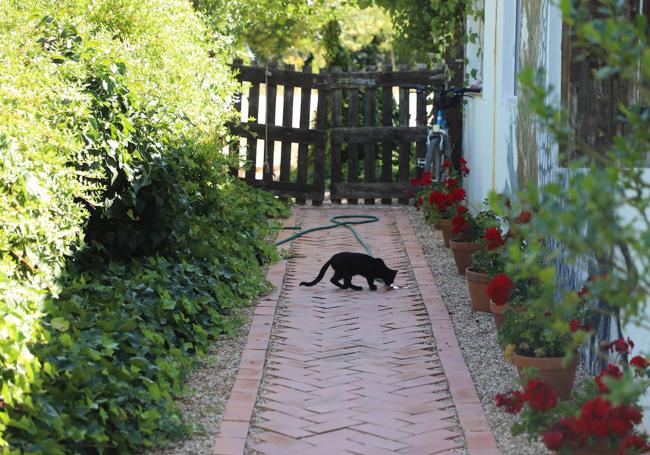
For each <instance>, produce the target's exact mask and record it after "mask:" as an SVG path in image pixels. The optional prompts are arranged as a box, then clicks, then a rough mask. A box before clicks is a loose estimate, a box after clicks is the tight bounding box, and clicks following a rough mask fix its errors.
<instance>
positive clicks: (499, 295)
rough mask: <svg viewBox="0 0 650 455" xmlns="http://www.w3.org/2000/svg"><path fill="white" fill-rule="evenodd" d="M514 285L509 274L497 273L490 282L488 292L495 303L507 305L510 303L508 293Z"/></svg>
mask: <svg viewBox="0 0 650 455" xmlns="http://www.w3.org/2000/svg"><path fill="white" fill-rule="evenodd" d="M513 286H514V284H513V282H512V280H511V279H510V278H509V277H508V275H497V276H495V277H494V278H492V281H490V283H489V284H488V287H487V294H488V296H489V297H490V298H491V299H492V301H493V302H494V303H495V305H505V304H506V303H508V294H510V289H512V288H513Z"/></svg>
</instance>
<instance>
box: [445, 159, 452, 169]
mask: <svg viewBox="0 0 650 455" xmlns="http://www.w3.org/2000/svg"><path fill="white" fill-rule="evenodd" d="M452 166H453V164H452V162H451V161H449V160H444V161H443V162H442V168H443V169H449V168H450V167H452Z"/></svg>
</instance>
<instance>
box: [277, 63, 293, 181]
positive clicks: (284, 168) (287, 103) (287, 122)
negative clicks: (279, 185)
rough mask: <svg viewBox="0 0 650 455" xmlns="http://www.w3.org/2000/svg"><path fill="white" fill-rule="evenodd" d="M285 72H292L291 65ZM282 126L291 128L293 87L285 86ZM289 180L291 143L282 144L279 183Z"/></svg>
mask: <svg viewBox="0 0 650 455" xmlns="http://www.w3.org/2000/svg"><path fill="white" fill-rule="evenodd" d="M286 69H287V70H291V71H293V70H294V66H293V65H287V66H286ZM282 109H283V110H282V125H283V126H285V127H288V128H291V127H292V125H293V85H285V86H284V93H283V105H282ZM290 179H291V142H290V141H285V142H282V152H281V153H280V181H281V182H288V181H289V180H290Z"/></svg>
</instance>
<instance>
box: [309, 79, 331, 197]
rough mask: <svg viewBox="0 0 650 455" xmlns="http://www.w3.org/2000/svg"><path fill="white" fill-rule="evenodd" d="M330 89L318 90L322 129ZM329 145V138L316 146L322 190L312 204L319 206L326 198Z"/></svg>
mask: <svg viewBox="0 0 650 455" xmlns="http://www.w3.org/2000/svg"><path fill="white" fill-rule="evenodd" d="M326 73H327V70H325V69H321V70H320V74H326ZM328 92H329V90H328V89H327V88H321V89H320V90H319V91H318V108H317V112H316V128H318V129H320V130H326V129H327V107H328V97H329V93H328ZM326 147H327V140H325V141H323V142H322V143H320V144H316V145H315V146H314V183H315V184H316V185H318V188H319V190H320V195H319V199H314V200H313V201H312V204H313V205H315V206H319V205H322V204H323V199H325V149H326Z"/></svg>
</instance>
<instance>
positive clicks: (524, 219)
mask: <svg viewBox="0 0 650 455" xmlns="http://www.w3.org/2000/svg"><path fill="white" fill-rule="evenodd" d="M532 217H533V215H532V214H531V213H530V212H528V211H524V212H521V213H520V214H519V216H517V218H515V223H517V224H526V223H529V222H530V220H531V219H532Z"/></svg>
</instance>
